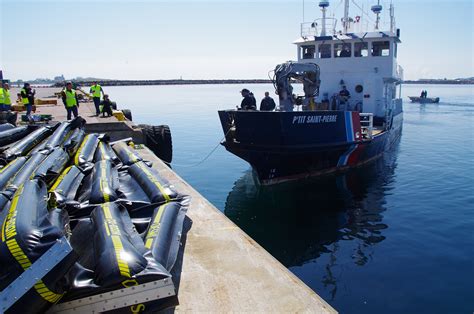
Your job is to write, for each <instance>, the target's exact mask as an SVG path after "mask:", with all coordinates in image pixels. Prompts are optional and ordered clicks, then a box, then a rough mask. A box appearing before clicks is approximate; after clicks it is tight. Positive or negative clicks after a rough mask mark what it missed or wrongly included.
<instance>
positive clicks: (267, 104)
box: [260, 92, 276, 111]
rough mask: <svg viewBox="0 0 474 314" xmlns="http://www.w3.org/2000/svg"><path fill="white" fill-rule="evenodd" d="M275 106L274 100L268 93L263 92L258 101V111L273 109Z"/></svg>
mask: <svg viewBox="0 0 474 314" xmlns="http://www.w3.org/2000/svg"><path fill="white" fill-rule="evenodd" d="M275 107H276V104H275V101H274V100H273V98H271V97H270V93H269V92H265V97H264V98H263V99H262V101H261V102H260V111H273V110H274V109H275Z"/></svg>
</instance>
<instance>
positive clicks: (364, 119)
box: [359, 113, 374, 140]
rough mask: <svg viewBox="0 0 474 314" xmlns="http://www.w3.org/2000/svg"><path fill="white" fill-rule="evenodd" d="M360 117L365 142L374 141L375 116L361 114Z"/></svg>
mask: <svg viewBox="0 0 474 314" xmlns="http://www.w3.org/2000/svg"><path fill="white" fill-rule="evenodd" d="M359 116H360V130H361V132H362V138H363V139H364V140H371V139H372V132H373V129H374V114H373V113H359Z"/></svg>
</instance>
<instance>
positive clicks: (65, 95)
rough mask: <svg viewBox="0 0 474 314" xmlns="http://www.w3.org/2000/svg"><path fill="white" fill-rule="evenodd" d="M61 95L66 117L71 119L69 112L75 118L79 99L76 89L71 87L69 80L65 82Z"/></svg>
mask: <svg viewBox="0 0 474 314" xmlns="http://www.w3.org/2000/svg"><path fill="white" fill-rule="evenodd" d="M61 96H62V100H63V104H64V107H65V108H66V111H67V119H68V120H71V113H72V114H73V115H74V118H76V117H77V116H78V115H79V113H78V110H77V109H78V108H79V99H78V98H77V93H76V91H75V90H74V89H72V83H71V82H67V83H66V88H65V89H64V90H63V91H62V92H61Z"/></svg>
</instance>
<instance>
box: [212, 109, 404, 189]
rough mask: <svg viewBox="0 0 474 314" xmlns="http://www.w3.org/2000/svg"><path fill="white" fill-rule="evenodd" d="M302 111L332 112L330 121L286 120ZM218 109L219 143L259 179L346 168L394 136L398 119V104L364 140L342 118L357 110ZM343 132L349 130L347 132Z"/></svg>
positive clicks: (300, 176) (400, 115)
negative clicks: (385, 124) (384, 125)
mask: <svg viewBox="0 0 474 314" xmlns="http://www.w3.org/2000/svg"><path fill="white" fill-rule="evenodd" d="M302 114H304V115H305V116H310V117H313V116H318V115H319V116H324V115H332V116H334V115H335V114H337V119H335V120H336V121H335V122H334V123H332V124H330V123H319V124H317V125H316V124H313V123H310V124H302V125H298V124H292V123H291V121H294V119H296V118H295V117H299V116H301V115H302ZM219 115H220V118H221V123H222V126H223V129H224V132H225V134H226V141H225V142H223V145H224V146H225V148H226V149H227V150H228V151H229V152H231V153H233V154H235V155H237V156H238V157H240V158H242V159H244V160H246V161H247V162H248V163H249V164H250V165H251V166H252V169H253V171H254V174H255V177H256V178H257V179H258V182H259V183H260V184H262V185H271V184H276V183H281V182H286V181H291V180H298V179H304V178H308V177H313V176H320V175H325V174H330V173H334V172H341V171H346V170H348V169H350V168H353V167H358V166H361V165H363V164H366V163H369V162H371V161H373V160H375V159H377V158H378V157H380V156H381V155H382V154H383V152H385V151H386V150H388V149H389V148H390V147H391V145H392V143H394V142H395V141H396V140H397V139H398V138H399V137H400V135H401V130H402V122H403V113H402V112H401V108H400V110H399V111H398V112H397V114H396V115H394V117H393V119H392V120H391V127H390V128H389V130H387V131H384V132H382V133H380V134H378V135H375V136H373V138H372V139H370V140H368V139H362V138H361V137H358V133H357V132H358V131H357V130H359V131H360V125H357V123H358V120H357V121H355V122H354V124H353V125H352V124H351V123H352V122H353V121H348V120H351V119H352V116H351V115H354V116H356V115H357V119H358V114H355V113H351V112H304V113H302V112H296V113H295V112H271V113H263V112H236V111H220V112H219ZM246 115H248V116H246ZM259 115H260V116H259ZM264 115H265V116H264ZM270 115H280V116H279V117H277V118H275V116H270ZM288 115H289V117H288ZM345 117H346V118H347V119H345ZM306 119H307V120H308V118H306ZM319 119H320V118H319ZM229 121H232V123H231V124H229ZM287 121H290V122H289V123H288V122H287ZM229 125H233V126H234V127H233V128H232V127H229ZM239 129H240V130H239ZM242 130H245V131H242ZM352 130H353V132H352ZM239 131H240V132H239ZM349 133H353V134H354V135H353V136H352V137H351V135H350V134H349Z"/></svg>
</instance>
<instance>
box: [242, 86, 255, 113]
mask: <svg viewBox="0 0 474 314" xmlns="http://www.w3.org/2000/svg"><path fill="white" fill-rule="evenodd" d="M240 94H241V95H242V97H244V99H242V103H241V104H240V108H241V109H242V110H257V102H256V101H255V97H252V96H251V95H250V91H249V90H248V89H246V88H244V89H242V90H241V91H240Z"/></svg>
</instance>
